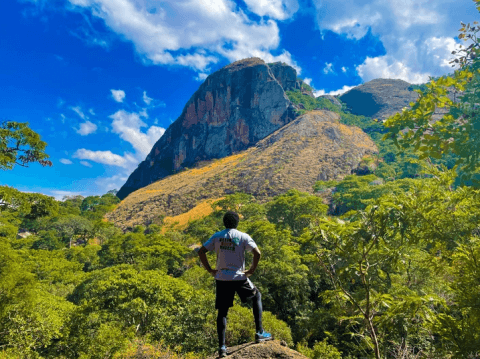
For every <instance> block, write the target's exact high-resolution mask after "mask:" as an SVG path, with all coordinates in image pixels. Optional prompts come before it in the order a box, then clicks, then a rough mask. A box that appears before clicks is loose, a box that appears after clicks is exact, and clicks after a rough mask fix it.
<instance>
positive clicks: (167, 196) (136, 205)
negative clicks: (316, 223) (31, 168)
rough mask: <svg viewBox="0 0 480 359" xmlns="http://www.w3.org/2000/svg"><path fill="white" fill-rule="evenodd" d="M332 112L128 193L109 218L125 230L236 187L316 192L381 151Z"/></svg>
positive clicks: (263, 194) (260, 192) (263, 193)
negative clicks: (320, 182)
mask: <svg viewBox="0 0 480 359" xmlns="http://www.w3.org/2000/svg"><path fill="white" fill-rule="evenodd" d="M339 120H340V116H339V115H338V114H337V113H334V112H330V111H312V112H308V113H306V114H305V115H303V116H300V117H298V118H297V119H295V120H294V121H292V122H290V123H288V124H287V125H285V126H283V127H282V128H280V129H278V130H277V131H275V132H274V133H272V134H271V135H269V136H267V137H266V138H264V139H263V140H260V141H258V142H257V143H256V144H255V146H252V147H250V148H248V149H247V150H244V151H240V152H238V153H235V154H234V155H231V156H227V157H224V158H222V159H218V160H215V161H210V162H207V163H199V164H198V166H197V167H195V168H192V169H188V170H184V171H181V172H179V173H176V174H174V175H171V176H168V177H166V178H163V179H161V180H159V181H157V182H155V183H152V184H150V185H148V186H146V187H143V188H141V189H139V190H137V191H135V192H133V193H131V194H130V195H129V196H128V197H127V198H125V199H124V200H123V201H122V202H121V203H120V204H119V205H118V207H117V208H116V210H115V211H113V212H112V213H110V214H109V215H108V219H109V220H110V221H112V222H114V223H115V224H117V225H118V226H120V227H122V228H124V229H126V228H128V227H133V226H135V225H138V224H146V225H148V224H150V223H152V221H154V219H155V218H156V217H158V216H159V215H164V216H176V215H179V214H181V213H185V212H188V211H194V210H195V208H197V207H198V206H201V205H202V204H204V203H205V201H207V200H214V199H218V198H221V197H223V196H225V195H226V194H231V193H234V192H237V191H241V192H245V193H250V194H253V195H254V196H255V197H257V198H258V199H259V200H266V199H268V198H271V197H272V196H275V195H277V194H281V193H284V192H286V191H287V190H289V189H291V188H297V189H299V190H301V191H307V192H312V186H313V185H314V184H315V182H316V181H318V180H329V179H339V178H342V177H343V176H345V175H347V174H351V173H352V171H354V170H355V169H356V168H357V167H358V164H359V162H360V161H361V159H362V158H363V157H364V156H367V155H370V154H373V153H375V152H377V148H376V146H375V144H374V143H373V141H372V140H371V139H370V138H369V137H368V136H367V135H366V134H365V133H364V132H363V131H361V130H360V129H359V128H357V127H351V126H346V125H343V124H341V123H340V122H339Z"/></svg>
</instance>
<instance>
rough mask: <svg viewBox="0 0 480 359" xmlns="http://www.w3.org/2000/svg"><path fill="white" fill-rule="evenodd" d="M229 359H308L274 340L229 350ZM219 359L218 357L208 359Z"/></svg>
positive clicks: (238, 346)
mask: <svg viewBox="0 0 480 359" xmlns="http://www.w3.org/2000/svg"><path fill="white" fill-rule="evenodd" d="M227 352H228V353H229V354H228V356H227V358H229V359H268V358H278V359H308V358H307V357H306V356H304V355H302V354H300V353H299V352H297V351H295V350H293V349H290V348H288V347H285V346H283V345H282V344H281V343H280V342H279V341H278V340H272V341H268V342H265V343H260V344H255V343H253V342H251V343H245V344H240V345H236V346H234V347H230V348H227ZM214 358H217V356H216V355H213V356H211V357H208V359H214Z"/></svg>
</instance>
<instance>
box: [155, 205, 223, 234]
mask: <svg viewBox="0 0 480 359" xmlns="http://www.w3.org/2000/svg"><path fill="white" fill-rule="evenodd" d="M223 198H225V197H221V198H214V199H207V200H205V201H202V202H200V203H199V204H198V205H197V206H195V207H193V208H192V209H191V210H190V211H188V212H185V213H182V214H179V215H178V216H173V217H165V219H164V223H165V226H164V230H165V228H166V227H171V226H173V227H175V228H176V229H183V228H185V227H186V226H187V225H188V222H189V221H193V220H195V219H200V218H204V217H206V216H208V215H209V214H211V213H212V212H213V208H212V204H213V203H215V202H217V201H219V200H221V199H223Z"/></svg>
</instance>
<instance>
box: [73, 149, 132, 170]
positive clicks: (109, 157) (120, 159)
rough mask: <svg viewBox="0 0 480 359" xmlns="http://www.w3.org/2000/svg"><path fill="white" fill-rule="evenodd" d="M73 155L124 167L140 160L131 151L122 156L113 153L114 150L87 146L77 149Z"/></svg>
mask: <svg viewBox="0 0 480 359" xmlns="http://www.w3.org/2000/svg"><path fill="white" fill-rule="evenodd" d="M73 157H74V158H78V159H81V160H89V161H93V162H97V163H102V164H104V165H109V166H117V167H123V168H132V167H134V166H136V165H137V163H138V160H137V159H136V158H135V157H134V156H133V155H132V154H130V153H125V154H124V155H123V156H120V155H117V154H115V153H112V151H91V150H87V149H85V148H80V149H78V150H77V151H75V153H74V154H73Z"/></svg>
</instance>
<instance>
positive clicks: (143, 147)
mask: <svg viewBox="0 0 480 359" xmlns="http://www.w3.org/2000/svg"><path fill="white" fill-rule="evenodd" d="M110 118H111V119H113V121H112V132H114V133H117V134H119V135H120V138H121V139H122V140H124V141H127V142H128V143H130V144H131V145H132V146H133V148H134V149H135V150H136V151H137V152H138V153H139V154H140V155H141V156H143V157H145V156H146V155H147V154H148V153H149V152H150V150H151V149H152V147H153V145H154V144H155V142H157V141H158V139H159V138H160V137H162V135H163V133H164V132H165V129H164V128H162V127H158V126H151V127H150V128H149V129H148V130H147V132H146V133H144V132H142V130H141V129H142V128H143V127H146V126H147V124H146V123H145V122H143V121H142V120H141V119H140V115H139V114H138V113H129V112H126V111H124V110H120V111H117V112H115V113H114V114H113V115H111V116H110Z"/></svg>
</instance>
